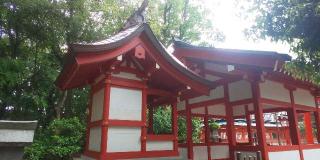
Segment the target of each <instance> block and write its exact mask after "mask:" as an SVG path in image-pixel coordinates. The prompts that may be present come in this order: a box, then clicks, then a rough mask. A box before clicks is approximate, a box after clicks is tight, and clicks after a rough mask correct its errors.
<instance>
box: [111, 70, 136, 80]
mask: <svg viewBox="0 0 320 160" xmlns="http://www.w3.org/2000/svg"><path fill="white" fill-rule="evenodd" d="M112 76H113V77H119V78H124V79H131V80H137V81H141V79H140V78H138V77H137V76H136V75H135V74H132V73H127V72H120V73H118V74H112Z"/></svg>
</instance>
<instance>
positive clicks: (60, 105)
mask: <svg viewBox="0 0 320 160" xmlns="http://www.w3.org/2000/svg"><path fill="white" fill-rule="evenodd" d="M67 96H68V91H63V92H62V96H61V97H60V99H59V102H58V104H57V105H55V107H54V109H55V111H56V118H57V119H61V111H62V108H63V106H64V104H65V102H66V99H67Z"/></svg>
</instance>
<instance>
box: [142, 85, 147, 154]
mask: <svg viewBox="0 0 320 160" xmlns="http://www.w3.org/2000/svg"><path fill="white" fill-rule="evenodd" d="M141 120H142V122H143V123H144V125H143V126H142V127H141V138H142V139H141V151H142V152H146V148H147V147H146V145H147V88H146V87H145V88H143V89H142V113H141Z"/></svg>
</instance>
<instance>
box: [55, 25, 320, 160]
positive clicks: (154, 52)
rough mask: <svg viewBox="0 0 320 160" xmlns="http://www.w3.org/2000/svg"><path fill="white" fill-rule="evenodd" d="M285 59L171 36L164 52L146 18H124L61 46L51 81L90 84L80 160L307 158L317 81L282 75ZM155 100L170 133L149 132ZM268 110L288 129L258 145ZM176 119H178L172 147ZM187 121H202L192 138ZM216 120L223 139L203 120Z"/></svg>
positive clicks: (312, 148) (313, 143)
mask: <svg viewBox="0 0 320 160" xmlns="http://www.w3.org/2000/svg"><path fill="white" fill-rule="evenodd" d="M290 59H291V57H290V56H288V55H286V54H279V53H276V52H266V51H249V50H233V49H218V48H211V47H200V46H194V45H191V44H188V43H185V42H182V41H179V40H175V41H174V52H173V53H172V54H171V53H168V52H167V51H166V49H165V48H164V47H163V45H162V44H161V43H160V42H159V41H158V40H157V38H156V37H155V35H154V34H153V32H152V30H151V29H150V27H149V25H148V24H147V23H143V22H140V23H133V24H132V23H131V22H130V25H126V27H125V28H123V29H122V30H121V31H120V32H118V33H117V34H115V35H113V36H112V37H110V38H108V39H105V40H102V41H98V42H94V43H81V44H72V45H70V46H69V53H68V54H67V55H66V63H65V65H64V68H63V70H62V72H61V74H60V75H59V77H58V79H57V83H56V84H57V86H58V87H59V88H60V89H61V90H67V89H72V88H77V87H84V86H90V87H91V92H90V97H89V105H88V108H89V117H88V124H87V134H86V146H85V150H84V153H83V155H84V159H90V160H93V159H94V160H114V159H142V158H150V159H156V158H159V157H163V158H162V159H169V158H170V157H173V158H172V159H193V160H247V159H249V158H251V159H255V160H285V159H288V160H317V159H318V157H320V144H319V142H320V132H319V129H320V128H319V127H320V116H319V106H318V105H317V100H319V96H320V94H319V86H317V85H315V84H313V83H312V82H309V81H308V80H299V79H295V78H293V77H292V76H291V75H290V74H287V73H286V72H285V71H283V65H284V64H285V62H286V61H290ZM159 106H170V107H171V109H172V133H171V134H166V135H156V134H154V133H153V127H152V126H153V117H152V116H153V110H154V108H155V107H159ZM147 112H148V114H147ZM271 113H272V114H273V115H276V116H275V118H274V119H273V120H276V121H281V122H282V123H283V124H284V126H285V128H287V129H288V130H289V132H285V133H286V135H285V136H286V137H285V138H284V139H285V143H267V135H266V133H267V132H266V128H267V127H266V125H265V124H266V121H267V120H268V119H266V117H267V115H268V114H271ZM279 115H283V116H279ZM178 117H183V118H184V119H185V120H186V125H187V129H186V133H187V138H186V140H185V141H183V142H181V143H178V124H177V120H178ZM195 117H196V118H199V119H201V120H202V123H203V126H204V138H203V139H204V140H203V141H201V142H194V141H193V139H192V133H193V128H192V119H193V118H195ZM299 117H302V118H299ZM239 118H240V119H244V123H246V125H243V126H246V127H243V128H244V129H246V132H247V137H248V138H247V141H246V142H243V141H240V142H239V141H237V135H236V130H235V129H234V128H235V127H236V126H235V120H236V119H239ZM301 119H303V120H302V121H301ZM216 120H224V121H225V122H226V124H225V134H226V136H225V137H227V138H226V140H225V141H215V140H213V138H212V134H213V132H212V131H211V129H210V127H209V122H211V121H216ZM279 123H280V122H279ZM253 124H254V125H253ZM301 126H304V128H303V133H302V131H301V130H302V129H301ZM280 129H281V128H280ZM302 134H303V135H304V137H305V138H304V139H303V140H302V138H301V135H302Z"/></svg>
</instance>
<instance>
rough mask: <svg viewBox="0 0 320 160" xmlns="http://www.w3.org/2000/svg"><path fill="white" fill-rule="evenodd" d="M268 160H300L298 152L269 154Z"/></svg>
mask: <svg viewBox="0 0 320 160" xmlns="http://www.w3.org/2000/svg"><path fill="white" fill-rule="evenodd" d="M269 160H300V154H299V151H298V150H294V151H281V152H269Z"/></svg>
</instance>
